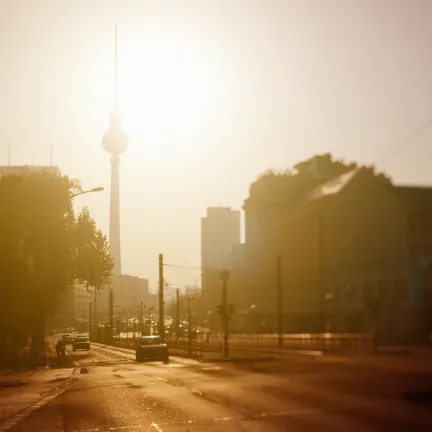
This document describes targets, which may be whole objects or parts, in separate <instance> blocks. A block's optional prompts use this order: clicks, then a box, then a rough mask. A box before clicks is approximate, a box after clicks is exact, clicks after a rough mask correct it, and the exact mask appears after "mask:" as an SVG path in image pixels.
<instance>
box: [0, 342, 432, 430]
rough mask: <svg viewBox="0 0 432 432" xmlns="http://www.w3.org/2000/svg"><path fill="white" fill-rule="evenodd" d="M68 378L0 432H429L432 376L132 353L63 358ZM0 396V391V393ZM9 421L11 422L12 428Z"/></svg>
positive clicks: (98, 351)
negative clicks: (419, 395)
mask: <svg viewBox="0 0 432 432" xmlns="http://www.w3.org/2000/svg"><path fill="white" fill-rule="evenodd" d="M67 363H68V364H67V367H64V368H63V369H67V370H68V371H70V377H69V378H68V379H67V380H60V382H59V386H58V387H57V388H56V392H54V393H51V394H50V395H48V397H45V398H43V399H42V400H41V401H39V402H38V405H37V407H36V408H35V407H33V408H32V409H29V410H27V411H25V410H24V411H22V412H21V413H20V415H19V417H18V420H14V419H12V420H11V421H9V423H8V424H9V425H10V427H9V426H8V428H5V427H4V426H1V425H0V431H2V432H3V431H6V430H9V431H11V432H19V431H41V432H42V431H47V432H54V431H65V432H91V431H93V432H96V431H98V432H99V431H100V432H105V431H137V432H141V431H152V432H155V431H159V432H160V431H164V432H170V431H173V432H174V431H175V432H180V431H182V432H183V431H191V432H192V431H196V432H198V431H211V432H216V431H234V432H237V431H248V432H249V431H250V432H264V431H265V432H271V431H299V432H301V431H312V430H313V431H316V430H319V431H348V430H349V431H351V432H357V431H407V430H410V431H428V430H432V409H431V408H432V404H426V403H409V402H406V401H405V400H404V397H403V394H404V392H406V391H408V390H417V389H419V390H420V389H427V388H429V389H432V374H426V373H424V372H423V373H417V374H416V373H402V372H399V373H398V372H394V371H393V372H390V371H386V370H385V369H381V370H378V369H374V368H367V367H358V366H353V365H352V364H345V363H332V362H321V361H319V360H317V359H313V358H309V357H302V356H292V357H291V358H290V360H289V361H287V360H284V361H283V362H281V361H266V362H264V361H262V362H253V363H243V364H230V363H223V362H220V363H200V362H197V361H194V360H189V359H181V358H173V359H172V360H171V361H170V363H169V364H167V365H164V364H162V363H156V362H155V363H142V364H137V363H136V362H135V361H134V356H133V355H132V352H130V353H129V354H128V353H127V352H126V351H124V352H121V351H116V350H113V349H109V348H106V347H100V346H98V347H96V346H93V347H92V350H91V351H89V352H72V351H71V350H70V349H69V350H68V357H67ZM0 396H1V393H0ZM14 422H15V424H14Z"/></svg>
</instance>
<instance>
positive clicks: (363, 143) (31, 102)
mask: <svg viewBox="0 0 432 432" xmlns="http://www.w3.org/2000/svg"><path fill="white" fill-rule="evenodd" d="M116 21H118V23H119V50H120V57H119V61H120V65H119V75H120V83H119V86H120V88H119V92H120V106H121V108H122V113H123V119H124V129H125V132H126V133H127V134H128V135H129V137H130V146H129V149H128V151H127V153H126V154H124V155H123V156H122V162H121V193H122V197H121V199H122V202H121V217H122V254H123V271H124V272H125V273H129V274H132V275H137V276H143V277H148V278H150V287H151V288H154V287H155V286H156V279H157V256H158V253H160V252H162V253H164V254H165V256H166V261H167V262H168V263H172V264H180V265H185V266H192V267H197V266H199V264H200V242H199V236H200V218H201V217H202V216H204V214H205V208H206V207H207V206H215V205H224V206H225V205H226V206H232V207H234V208H240V206H241V205H242V203H243V200H244V199H245V198H246V196H247V194H248V186H249V184H250V182H251V181H253V180H254V179H255V177H256V176H257V174H259V173H260V172H262V171H264V170H266V169H267V168H269V167H273V168H276V169H282V168H285V167H288V166H290V165H292V164H294V163H295V162H296V161H298V160H299V159H302V158H306V157H309V156H310V155H312V154H314V153H317V152H326V151H331V152H333V153H334V154H335V155H336V156H338V157H344V158H346V159H349V160H351V159H353V160H358V161H360V162H362V163H374V162H376V161H381V160H382V159H383V158H384V159H386V160H387V161H388V162H387V163H385V164H380V165H379V168H381V169H385V170H387V171H388V172H389V173H390V174H391V175H392V176H393V177H394V178H395V179H396V180H397V181H400V182H411V183H429V184H432V169H431V162H432V150H431V142H432V127H430V128H429V129H427V130H426V131H425V132H424V133H423V134H422V135H421V136H417V137H416V138H415V139H414V140H413V141H412V142H411V143H410V144H409V145H408V144H407V145H405V146H404V147H403V148H402V149H401V150H400V152H398V153H397V154H395V155H394V156H393V153H394V152H393V151H392V149H394V148H395V146H397V145H398V143H399V142H400V140H402V139H403V138H404V136H406V135H408V134H410V133H411V132H412V131H413V130H415V129H417V128H418V127H419V126H421V125H422V124H424V123H425V122H427V121H428V120H429V119H432V49H431V45H432V1H430V0H315V1H313V0H279V1H276V0H218V1H217V0H213V1H210V0H207V1H206V0H197V1H192V0H189V1H188V0H184V1H180V0H178V1H175V0H172V1H164V0H152V1H150V0H149V1H144V0H136V1H132V0H129V1H128V0H118V1H114V0H100V1H96V0H0V58H1V62H0V65H1V66H0V163H3V164H7V159H8V156H7V155H8V145H9V143H10V145H11V147H12V163H13V164H48V163H49V148H50V143H51V142H52V143H53V145H54V162H55V164H57V165H58V166H59V167H60V168H61V170H62V171H63V172H64V173H66V174H68V175H70V176H72V177H76V178H79V179H81V180H82V181H83V183H84V186H85V187H89V188H91V187H94V186H98V185H102V186H105V187H106V188H107V191H106V192H103V193H99V194H94V195H88V196H83V197H79V198H77V201H76V203H77V208H80V207H82V206H84V205H87V206H89V207H90V210H91V212H92V213H93V215H94V217H95V218H96V220H97V222H98V224H99V226H100V227H101V228H102V229H103V230H104V231H105V232H108V213H109V192H108V190H109V179H110V177H109V167H110V165H109V156H108V155H107V154H105V153H104V151H103V149H102V146H101V139H102V136H103V134H104V133H105V132H106V131H107V129H108V116H109V111H110V110H111V108H112V101H113V66H112V63H113V61H112V58H113V34H114V24H115V22H116ZM166 277H167V280H168V282H170V283H172V284H175V285H179V286H180V285H183V284H185V283H193V282H194V281H198V280H199V272H198V271H197V272H192V271H187V270H175V269H168V270H167V276H166Z"/></svg>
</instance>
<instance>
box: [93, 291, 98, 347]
mask: <svg viewBox="0 0 432 432" xmlns="http://www.w3.org/2000/svg"><path fill="white" fill-rule="evenodd" d="M96 299H97V296H96V287H95V289H94V291H93V315H94V326H95V329H96V339H97V325H98V322H97V308H96Z"/></svg>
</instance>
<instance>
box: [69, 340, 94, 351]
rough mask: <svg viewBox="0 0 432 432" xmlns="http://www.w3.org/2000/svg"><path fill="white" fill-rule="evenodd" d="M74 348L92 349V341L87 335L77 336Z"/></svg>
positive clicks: (75, 349)
mask: <svg viewBox="0 0 432 432" xmlns="http://www.w3.org/2000/svg"><path fill="white" fill-rule="evenodd" d="M72 348H73V350H74V351H77V350H86V351H88V350H89V349H90V341H89V339H88V337H87V336H77V337H76V338H75V339H74V340H73V343H72Z"/></svg>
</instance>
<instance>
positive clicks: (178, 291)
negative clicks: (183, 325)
mask: <svg viewBox="0 0 432 432" xmlns="http://www.w3.org/2000/svg"><path fill="white" fill-rule="evenodd" d="M176 301H177V303H176V315H177V316H176V335H177V337H179V336H180V290H179V289H178V288H177V289H176Z"/></svg>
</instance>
